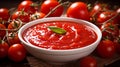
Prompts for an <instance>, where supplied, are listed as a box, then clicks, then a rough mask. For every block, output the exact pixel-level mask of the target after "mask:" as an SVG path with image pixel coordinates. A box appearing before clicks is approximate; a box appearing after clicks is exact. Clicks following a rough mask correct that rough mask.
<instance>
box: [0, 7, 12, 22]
mask: <svg viewBox="0 0 120 67" xmlns="http://www.w3.org/2000/svg"><path fill="white" fill-rule="evenodd" d="M9 17H10V14H9V10H8V9H7V8H0V19H2V20H4V21H7V20H8V19H9Z"/></svg>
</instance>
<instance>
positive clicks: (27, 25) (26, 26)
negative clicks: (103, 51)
mask: <svg viewBox="0 0 120 67" xmlns="http://www.w3.org/2000/svg"><path fill="white" fill-rule="evenodd" d="M47 21H73V22H77V23H79V22H80V23H81V22H84V23H85V24H87V25H89V26H93V28H95V29H96V30H97V31H98V34H99V35H98V34H97V33H96V34H97V40H96V41H95V42H93V43H92V44H90V45H88V46H84V47H82V48H75V49H67V50H50V49H46V48H41V47H38V46H35V45H32V44H31V43H27V42H26V41H24V39H23V37H22V33H23V31H24V30H26V29H27V28H29V27H31V26H33V25H35V24H38V23H43V22H47ZM84 23H83V24H84ZM23 29H24V30H23ZM18 37H19V39H20V41H21V42H23V43H24V45H27V46H30V47H33V48H36V49H40V50H45V51H52V52H54V51H55V52H56V51H58V52H61V51H62V52H63V51H64V52H66V51H75V50H82V49H85V48H88V47H92V46H93V45H94V44H96V43H97V42H99V41H100V40H101V38H102V33H101V31H100V29H99V28H98V27H97V26H96V25H95V24H93V23H91V22H89V21H86V20H82V19H75V18H70V17H48V18H42V19H37V20H33V21H30V22H28V23H26V24H25V25H23V26H22V27H21V28H20V29H19V31H18Z"/></svg>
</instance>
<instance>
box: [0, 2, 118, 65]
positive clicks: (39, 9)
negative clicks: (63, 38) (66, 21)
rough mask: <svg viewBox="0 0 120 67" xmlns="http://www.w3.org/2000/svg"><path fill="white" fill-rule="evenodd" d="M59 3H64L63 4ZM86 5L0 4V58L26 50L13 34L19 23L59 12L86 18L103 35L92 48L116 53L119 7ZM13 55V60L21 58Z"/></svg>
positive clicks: (55, 15) (109, 53)
mask: <svg viewBox="0 0 120 67" xmlns="http://www.w3.org/2000/svg"><path fill="white" fill-rule="evenodd" d="M63 5H67V8H66V7H64V6H63ZM88 8H89V7H88V4H87V3H85V2H81V1H79V2H74V3H71V2H64V3H63V2H59V1H58V0H45V1H43V2H42V3H41V4H39V3H37V2H33V1H31V0H24V1H22V2H21V3H19V4H18V7H17V9H16V10H14V11H10V10H9V9H7V8H0V59H1V58H4V57H6V56H9V57H10V59H11V58H14V59H16V56H17V58H18V57H19V58H20V57H21V56H18V55H17V53H16V52H17V51H19V50H21V52H22V53H23V56H22V57H25V55H26V54H25V53H26V51H24V48H23V46H22V45H21V42H20V40H19V38H18V34H17V33H18V30H19V29H20V27H21V26H22V25H24V24H25V23H28V22H29V21H33V20H36V19H42V18H45V17H60V16H62V15H63V14H64V16H66V17H72V18H77V19H83V20H86V21H90V22H92V23H94V24H95V25H97V26H98V27H99V28H100V29H101V32H102V35H103V37H102V40H101V42H100V44H99V45H98V47H97V48H96V50H95V51H96V52H97V54H98V55H99V56H101V57H104V58H108V57H109V58H110V57H112V56H114V54H115V52H118V53H120V49H119V48H120V46H119V45H120V8H119V7H118V8H115V9H111V8H110V7H109V6H108V4H103V3H95V4H94V5H92V7H91V8H90V9H88ZM65 10H66V11H65ZM16 44H18V46H17V45H16ZM17 48H18V49H17ZM14 50H15V51H16V52H15V51H14ZM13 54H15V55H14V56H13ZM14 59H13V61H21V60H20V59H18V60H14ZM84 61H85V60H84ZM82 66H84V65H82Z"/></svg>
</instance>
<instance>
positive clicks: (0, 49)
mask: <svg viewBox="0 0 120 67" xmlns="http://www.w3.org/2000/svg"><path fill="white" fill-rule="evenodd" d="M8 49H9V45H8V44H7V42H5V41H3V40H1V39H0V59H3V58H5V57H6V56H7V55H8Z"/></svg>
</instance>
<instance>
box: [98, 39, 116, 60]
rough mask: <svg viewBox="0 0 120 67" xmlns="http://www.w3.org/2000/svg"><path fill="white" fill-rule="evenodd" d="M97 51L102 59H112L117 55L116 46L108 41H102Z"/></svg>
mask: <svg viewBox="0 0 120 67" xmlns="http://www.w3.org/2000/svg"><path fill="white" fill-rule="evenodd" d="M96 50H97V54H98V55H99V56H100V57H103V58H111V57H112V56H113V55H114V54H115V44H114V42H112V41H111V40H108V39H106V40H102V41H101V42H100V43H99V45H98V47H97V49H96Z"/></svg>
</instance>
